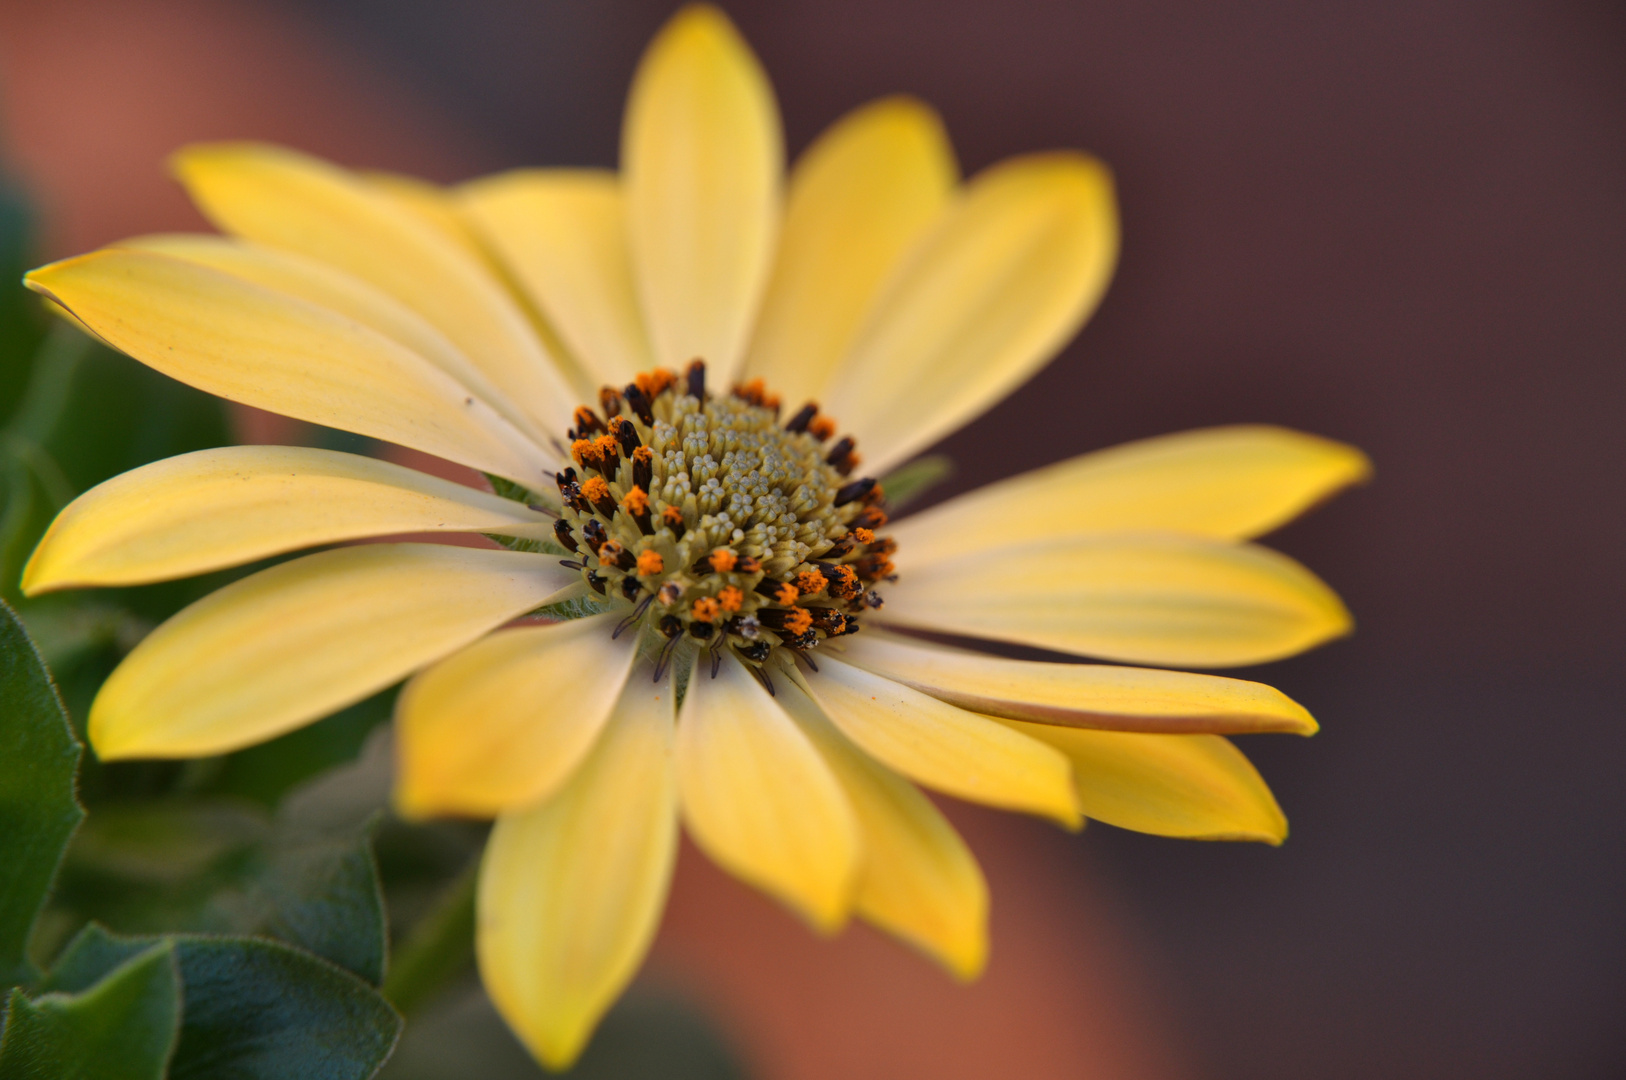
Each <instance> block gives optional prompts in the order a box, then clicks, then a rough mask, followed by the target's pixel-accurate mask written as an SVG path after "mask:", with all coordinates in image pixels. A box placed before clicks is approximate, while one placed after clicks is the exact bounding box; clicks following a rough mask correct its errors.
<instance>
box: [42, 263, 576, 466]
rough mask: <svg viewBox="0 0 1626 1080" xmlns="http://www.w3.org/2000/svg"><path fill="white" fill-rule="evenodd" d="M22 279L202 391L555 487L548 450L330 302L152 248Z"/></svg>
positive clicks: (114, 342)
mask: <svg viewBox="0 0 1626 1080" xmlns="http://www.w3.org/2000/svg"><path fill="white" fill-rule="evenodd" d="M25 280H26V282H27V284H28V286H29V287H30V288H32V289H34V290H36V291H37V292H41V293H44V294H45V295H47V296H49V297H51V299H53V300H55V301H56V302H58V303H59V304H61V305H62V306H63V307H66V308H68V309H69V310H70V311H72V312H73V314H74V316H75V318H77V319H78V320H79V321H81V322H83V323H85V324H86V325H88V326H90V327H92V328H93V329H94V330H95V332H96V333H97V335H99V336H100V337H101V338H103V339H104V340H106V341H108V342H110V343H111V344H112V345H113V346H114V347H115V348H118V349H121V350H123V351H124V352H127V353H129V354H130V355H131V356H133V357H135V358H136V359H137V360H140V361H141V362H142V363H144V364H147V365H148V366H150V367H153V368H156V369H157V370H158V371H161V372H163V373H164V374H166V375H168V376H170V377H172V378H175V379H179V380H181V381H182V382H185V383H189V384H191V385H192V386H195V387H197V388H198V389H200V390H204V391H207V392H208V393H211V394H217V395H219V396H220V397H224V398H228V399H230V400H232V401H240V402H242V403H243V404H245V405H253V406H255V407H257V408H262V409H269V410H271V411H272V412H279V413H282V414H283V415H285V416H291V417H294V418H295V419H298V420H308V421H311V422H312V423H317V424H326V425H328V426H331V427H337V428H341V429H343V430H346V431H353V432H356V433H357V434H359V435H370V436H372V437H374V438H378V439H386V440H389V441H390V442H396V443H400V444H401V445H403V446H410V447H412V448H414V449H417V450H423V451H425V452H427V453H430V454H435V455H437V456H439V457H444V458H449V459H451V460H453V461H457V462H460V463H462V464H465V465H470V466H473V467H474V468H477V469H484V470H485V471H487V472H493V473H497V474H499V475H502V476H507V477H510V478H512V479H514V480H518V481H520V482H521V483H528V484H529V485H530V486H533V487H539V488H543V489H546V487H547V483H546V481H547V477H548V473H549V469H548V466H549V465H550V464H552V463H553V458H552V457H551V456H550V455H547V454H545V453H544V451H543V450H541V449H540V448H539V447H538V446H537V445H536V444H535V443H534V442H532V441H531V440H529V439H527V438H526V437H525V436H524V435H522V434H521V433H520V432H519V431H517V430H515V428H514V427H513V425H511V424H509V423H508V422H507V421H505V420H503V419H502V417H501V416H499V415H497V414H496V413H495V412H494V411H492V409H491V407H490V406H488V405H486V404H485V403H484V402H483V401H481V400H480V399H478V398H476V397H473V396H471V395H470V394H469V392H468V391H467V390H466V389H465V388H464V387H462V386H460V385H459V384H458V383H457V382H456V381H455V380H453V379H452V378H451V377H450V376H449V375H447V374H446V373H445V372H443V371H441V370H440V369H438V368H436V367H434V366H433V365H432V364H430V363H429V362H428V361H427V360H425V359H424V358H423V357H421V356H419V355H418V354H417V353H415V352H412V351H410V350H408V349H406V348H403V347H402V346H401V345H399V344H398V343H396V342H395V341H393V340H391V339H390V338H387V337H385V336H384V335H382V334H380V333H379V332H377V331H375V330H372V329H370V328H368V327H366V326H363V325H362V324H361V323H358V322H356V321H355V320H353V319H350V318H347V317H346V316H344V315H341V314H340V313H338V312H336V311H333V310H331V309H329V308H325V307H318V306H317V305H315V304H312V303H310V302H308V301H305V300H301V299H299V298H297V297H294V296H291V295H288V294H286V293H281V292H274V291H272V290H270V289H267V288H265V287H264V286H261V285H256V284H254V283H252V282H250V281H247V280H245V279H242V278H238V277H235V276H233V275H230V274H226V273H222V272H221V271H219V270H215V269H213V268H211V267H207V266H204V265H202V264H200V263H195V262H191V261H188V260H185V259H178V258H174V257H172V256H169V255H159V254H155V253H153V252H147V251H128V250H118V249H109V250H105V251H99V252H93V253H91V254H89V255H81V256H79V257H78V258H74V259H68V260H65V261H63V262H59V263H52V264H51V265H50V266H46V267H42V268H40V269H39V270H35V271H34V272H32V273H31V274H29V275H28V277H27V278H26V279H25Z"/></svg>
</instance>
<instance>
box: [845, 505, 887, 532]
mask: <svg viewBox="0 0 1626 1080" xmlns="http://www.w3.org/2000/svg"><path fill="white" fill-rule="evenodd" d="M853 524H854V525H855V526H856V527H857V528H860V529H879V528H880V527H881V526H882V525H885V524H886V511H885V510H882V509H881V508H880V507H879V506H866V507H864V512H863V513H861V514H859V515H858V519H857V520H856V521H855V522H854V523H853Z"/></svg>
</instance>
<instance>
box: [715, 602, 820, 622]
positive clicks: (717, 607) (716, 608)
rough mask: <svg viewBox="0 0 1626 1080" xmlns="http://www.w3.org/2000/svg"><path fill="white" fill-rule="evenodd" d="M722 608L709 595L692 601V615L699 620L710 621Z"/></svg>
mask: <svg viewBox="0 0 1626 1080" xmlns="http://www.w3.org/2000/svg"><path fill="white" fill-rule="evenodd" d="M722 609H723V605H721V604H719V603H718V602H717V601H715V600H713V599H712V598H711V597H709V596H702V597H701V598H700V599H698V600H696V601H695V602H694V608H693V611H694V617H695V618H696V619H699V620H700V621H701V622H711V621H712V620H713V619H715V618H717V615H718V613H719V612H721V611H722ZM809 621H811V620H809Z"/></svg>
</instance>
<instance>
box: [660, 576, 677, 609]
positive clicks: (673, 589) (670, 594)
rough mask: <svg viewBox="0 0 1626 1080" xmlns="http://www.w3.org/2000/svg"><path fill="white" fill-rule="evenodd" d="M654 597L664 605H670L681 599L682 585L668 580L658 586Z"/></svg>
mask: <svg viewBox="0 0 1626 1080" xmlns="http://www.w3.org/2000/svg"><path fill="white" fill-rule="evenodd" d="M655 597H656V599H658V600H659V601H660V602H661V603H662V604H663V605H665V606H666V607H671V606H672V605H673V604H675V603H677V602H678V601H679V600H681V599H683V586H682V585H679V584H678V583H677V582H675V581H668V582H667V583H666V584H665V585H662V586H661V587H660V591H659V592H657V593H656V594H655Z"/></svg>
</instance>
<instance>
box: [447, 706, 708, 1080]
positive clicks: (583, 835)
mask: <svg viewBox="0 0 1626 1080" xmlns="http://www.w3.org/2000/svg"><path fill="white" fill-rule="evenodd" d="M671 739H672V701H671V689H670V686H669V685H668V686H662V687H657V686H655V685H654V684H652V683H651V682H650V681H649V680H648V678H635V679H633V680H632V681H631V682H630V683H628V684H627V689H626V693H625V694H624V695H623V697H622V698H621V700H620V702H619V703H618V704H617V706H616V709H615V714H614V715H613V716H612V717H611V719H610V722H609V724H608V725H607V727H606V728H605V731H604V736H603V738H601V739H600V740H599V743H598V745H597V746H596V747H595V748H594V750H593V753H592V755H591V756H590V757H588V759H587V760H586V761H585V762H584V763H583V764H582V767H581V768H580V769H579V770H578V771H577V773H576V775H575V776H573V777H572V778H571V780H570V782H569V783H568V784H567V785H565V787H564V788H563V789H562V790H560V791H559V793H558V794H557V795H555V796H554V797H553V798H551V799H549V800H548V801H547V802H545V803H543V804H542V805H541V806H538V807H535V808H533V809H529V810H519V811H515V812H513V813H510V814H504V815H503V816H502V817H500V818H498V819H497V825H496V828H494V829H493V830H492V832H491V838H490V839H489V840H488V841H487V842H486V852H485V857H484V859H483V860H482V861H481V864H480V884H479V901H478V909H479V923H478V926H477V928H476V931H475V937H474V941H475V948H476V951H477V953H478V956H479V961H480V977H481V981H482V982H484V983H485V988H486V993H488V994H489V995H491V1000H492V1003H493V1004H494V1005H496V1007H497V1011H498V1012H500V1013H501V1014H502V1016H503V1018H504V1019H505V1020H507V1021H508V1026H509V1027H510V1028H512V1029H513V1030H514V1032H515V1033H517V1034H518V1035H519V1037H520V1039H521V1040H523V1041H524V1043H525V1045H526V1046H528V1047H529V1048H530V1050H531V1052H532V1053H533V1054H535V1055H536V1056H537V1057H538V1058H540V1059H541V1060H542V1062H543V1063H544V1064H546V1065H547V1066H548V1068H550V1069H555V1070H563V1069H565V1068H568V1067H569V1066H570V1064H571V1063H572V1062H574V1061H575V1060H576V1058H577V1056H578V1055H579V1054H580V1053H581V1050H582V1047H583V1046H584V1045H585V1044H586V1042H587V1038H588V1036H589V1035H591V1034H592V1031H593V1028H594V1026H595V1025H596V1024H597V1023H598V1021H599V1018H600V1017H601V1016H603V1015H604V1011H605V1010H606V1009H607V1008H609V1007H610V1005H611V1003H613V1002H614V1001H615V999H616V997H617V996H619V995H620V993H621V991H622V989H624V988H625V987H626V985H627V983H628V982H629V981H631V979H632V976H633V974H634V972H636V971H637V970H638V965H639V964H640V963H642V962H643V958H644V954H645V953H646V952H647V951H648V950H649V943H650V941H651V939H653V938H654V936H655V928H656V927H657V926H658V925H659V923H660V915H661V909H662V907H664V906H665V903H666V893H667V888H668V886H669V885H670V883H671V879H672V864H673V862H674V859H675V857H676V855H677V790H676V784H675V782H674V780H673V777H672V762H671Z"/></svg>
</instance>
